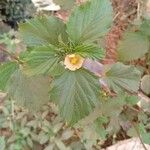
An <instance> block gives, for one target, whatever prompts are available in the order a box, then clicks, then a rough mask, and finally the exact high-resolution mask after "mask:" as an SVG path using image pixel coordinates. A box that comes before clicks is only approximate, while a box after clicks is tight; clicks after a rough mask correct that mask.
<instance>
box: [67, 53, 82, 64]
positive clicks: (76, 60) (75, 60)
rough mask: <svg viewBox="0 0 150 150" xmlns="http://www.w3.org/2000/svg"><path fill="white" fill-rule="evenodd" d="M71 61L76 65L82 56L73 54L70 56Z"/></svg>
mask: <svg viewBox="0 0 150 150" xmlns="http://www.w3.org/2000/svg"><path fill="white" fill-rule="evenodd" d="M69 61H70V63H71V64H73V65H76V64H78V63H79V61H80V57H79V56H78V55H75V54H72V55H70V56H69Z"/></svg>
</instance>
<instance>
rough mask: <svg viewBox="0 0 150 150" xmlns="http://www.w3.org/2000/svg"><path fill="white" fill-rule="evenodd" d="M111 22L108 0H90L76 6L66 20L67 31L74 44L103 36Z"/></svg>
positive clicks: (110, 9)
mask: <svg viewBox="0 0 150 150" xmlns="http://www.w3.org/2000/svg"><path fill="white" fill-rule="evenodd" d="M111 23H112V7H111V3H110V1H109V0H92V1H88V2H86V3H85V4H82V5H81V6H79V7H77V8H76V9H75V10H74V11H73V13H72V14H71V16H70V18H69V21H68V22H67V33H68V35H69V37H70V39H71V40H72V42H74V43H75V44H78V43H80V42H92V41H95V40H96V39H97V38H99V37H102V36H104V35H105V34H106V33H107V32H108V29H109V27H110V25H111Z"/></svg>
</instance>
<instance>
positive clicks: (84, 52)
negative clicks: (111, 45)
mask: <svg viewBox="0 0 150 150" xmlns="http://www.w3.org/2000/svg"><path fill="white" fill-rule="evenodd" d="M74 51H75V53H77V54H79V55H81V56H83V57H85V58H92V59H98V60H99V59H102V58H104V57H105V51H104V50H103V49H102V48H99V47H97V46H95V45H83V44H82V45H78V46H76V47H75V50H74Z"/></svg>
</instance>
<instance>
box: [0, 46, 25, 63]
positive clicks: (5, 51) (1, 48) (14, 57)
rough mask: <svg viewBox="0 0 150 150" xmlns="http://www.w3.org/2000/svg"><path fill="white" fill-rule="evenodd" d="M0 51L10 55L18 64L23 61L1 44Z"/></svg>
mask: <svg viewBox="0 0 150 150" xmlns="http://www.w3.org/2000/svg"><path fill="white" fill-rule="evenodd" d="M0 51H2V52H4V53H6V54H7V55H8V56H10V58H11V59H13V60H16V61H17V62H18V63H19V64H21V65H22V64H23V62H22V61H21V60H20V59H19V58H18V57H17V56H15V55H14V54H12V53H10V52H8V51H7V50H6V49H5V48H4V47H3V46H1V45H0Z"/></svg>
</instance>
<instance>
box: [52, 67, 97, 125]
mask: <svg viewBox="0 0 150 150" xmlns="http://www.w3.org/2000/svg"><path fill="white" fill-rule="evenodd" d="M51 87H52V88H51V91H50V97H51V100H53V101H54V102H55V103H57V104H58V106H59V110H60V114H61V116H62V117H63V118H65V119H66V120H67V121H68V123H70V124H71V125H73V124H74V123H76V122H77V121H79V120H80V119H82V118H84V117H85V116H87V115H88V114H89V113H90V112H92V111H93V108H94V107H95V106H96V105H97V104H98V101H99V90H100V86H99V80H98V78H97V77H95V76H94V75H93V74H92V73H90V72H88V71H86V70H84V69H80V70H77V71H75V72H73V71H69V70H66V71H65V72H64V74H63V75H62V76H60V77H59V78H56V79H55V80H54V81H53V82H52V85H51Z"/></svg>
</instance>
